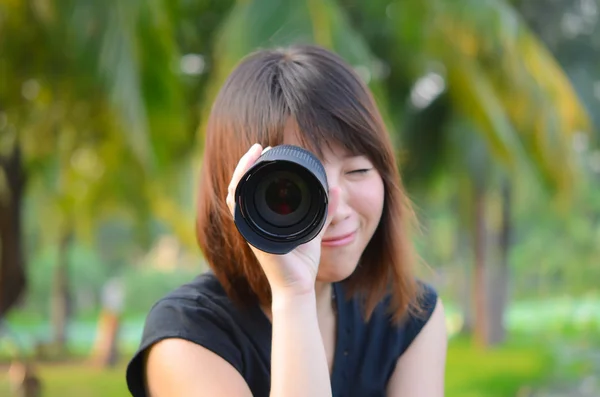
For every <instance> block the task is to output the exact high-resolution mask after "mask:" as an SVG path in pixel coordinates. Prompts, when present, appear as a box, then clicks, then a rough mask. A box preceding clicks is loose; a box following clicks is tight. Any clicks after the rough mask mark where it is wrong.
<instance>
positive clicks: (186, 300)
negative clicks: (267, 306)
mask: <svg viewBox="0 0 600 397" xmlns="http://www.w3.org/2000/svg"><path fill="white" fill-rule="evenodd" d="M235 311H236V308H235V306H234V304H233V303H232V302H231V301H230V300H229V298H228V297H227V295H226V294H225V291H224V290H223V288H222V287H221V285H220V284H219V282H218V281H217V279H216V277H215V276H214V275H213V274H212V273H205V274H202V275H200V276H198V277H197V278H196V279H194V280H193V281H192V282H190V283H187V284H184V285H182V286H180V287H178V288H177V289H175V290H173V291H171V292H169V293H168V294H167V295H165V296H164V297H162V298H161V299H159V300H158V301H157V302H156V303H155V304H154V306H153V307H152V308H151V309H150V311H149V313H148V315H147V316H146V320H145V323H144V330H143V333H142V338H141V342H140V346H139V348H138V350H137V352H136V353H135V355H134V357H133V358H132V360H131V361H130V362H129V364H128V366H127V373H126V377H127V383H128V386H129V389H130V391H131V392H132V394H133V395H144V392H143V388H144V370H145V368H144V358H145V355H146V353H147V351H148V350H149V348H150V347H151V346H153V345H155V344H157V343H158V342H161V341H163V340H165V339H171V338H177V339H183V340H185V341H188V342H192V343H194V344H196V345H200V346H203V347H205V348H207V349H208V350H210V351H212V352H214V353H216V354H217V355H219V356H221V357H222V358H223V359H225V360H226V361H227V362H229V364H231V365H232V366H233V367H234V368H236V369H237V370H238V371H240V372H241V366H242V364H241V361H242V360H241V354H240V352H239V350H238V349H236V348H235V343H234V339H235V333H236V327H239V325H237V320H236V315H235Z"/></svg>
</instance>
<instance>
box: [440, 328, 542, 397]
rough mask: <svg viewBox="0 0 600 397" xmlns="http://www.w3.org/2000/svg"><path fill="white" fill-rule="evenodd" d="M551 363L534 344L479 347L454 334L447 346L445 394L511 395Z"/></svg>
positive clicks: (530, 383)
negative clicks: (486, 348)
mask: <svg viewBox="0 0 600 397" xmlns="http://www.w3.org/2000/svg"><path fill="white" fill-rule="evenodd" d="M551 366H552V360H551V358H550V355H549V354H547V353H546V352H545V351H544V350H543V349H541V348H539V347H538V346H524V345H521V344H520V345H518V346H517V345H514V346H511V345H510V344H509V345H507V346H504V347H501V348H496V349H491V350H489V351H480V350H478V349H476V348H475V347H472V346H471V345H470V344H469V342H468V341H466V340H463V339H459V338H457V339H456V340H453V341H452V342H451V343H450V346H449V349H448V363H447V370H446V396H447V397H454V396H456V397H458V396H462V397H510V396H515V395H516V393H517V391H518V390H519V389H520V388H521V387H523V386H535V385H536V384H537V383H539V382H541V381H543V380H544V376H545V375H546V374H547V373H548V372H549V369H550V368H551Z"/></svg>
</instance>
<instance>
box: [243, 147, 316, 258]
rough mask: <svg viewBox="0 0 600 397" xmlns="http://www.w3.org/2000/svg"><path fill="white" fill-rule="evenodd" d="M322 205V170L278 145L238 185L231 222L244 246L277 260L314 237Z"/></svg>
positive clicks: (307, 155) (312, 159)
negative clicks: (247, 244)
mask: <svg viewBox="0 0 600 397" xmlns="http://www.w3.org/2000/svg"><path fill="white" fill-rule="evenodd" d="M327 204H328V185H327V175H326V173H325V168H324V167H323V164H322V163H321V162H320V161H319V159H318V158H317V157H316V156H315V155H314V154H312V153H311V152H309V151H308V150H306V149H303V148H301V147H298V146H293V145H280V146H275V147H274V148H272V149H270V150H268V151H266V152H265V153H264V154H263V155H262V156H261V157H259V159H258V160H257V161H256V163H254V165H253V166H252V167H251V168H250V169H249V170H248V171H247V172H246V173H245V174H244V176H243V177H242V179H240V182H239V183H238V186H237V188H236V191H235V211H234V222H235V224H236V226H237V228H238V231H239V232H240V233H241V234H242V236H243V237H244V239H246V241H247V242H248V243H250V244H251V245H253V246H254V247H256V248H258V249H259V250H261V251H264V252H268V253H272V254H279V255H281V254H286V253H288V252H290V251H292V250H293V249H294V248H296V247H297V246H299V245H301V244H304V243H306V242H308V241H310V240H312V239H313V238H315V237H316V236H317V235H318V234H319V232H320V231H321V229H322V228H323V225H324V224H325V219H326V217H327Z"/></svg>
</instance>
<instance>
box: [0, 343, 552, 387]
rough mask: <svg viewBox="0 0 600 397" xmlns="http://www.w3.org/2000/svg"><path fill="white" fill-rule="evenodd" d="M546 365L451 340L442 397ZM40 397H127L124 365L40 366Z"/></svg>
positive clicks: (532, 374) (525, 381)
mask: <svg viewBox="0 0 600 397" xmlns="http://www.w3.org/2000/svg"><path fill="white" fill-rule="evenodd" d="M549 365H551V360H549V359H548V356H547V354H546V353H544V351H543V349H536V348H535V347H533V346H532V345H525V344H523V343H521V344H512V345H511V344H508V345H506V346H503V347H501V348H498V349H494V350H489V351H486V352H482V351H479V350H478V349H476V348H474V347H472V346H471V344H470V343H469V342H468V341H467V340H464V339H458V338H457V339H453V340H452V341H451V343H450V346H449V349H448V363H447V374H446V396H447V397H458V396H460V397H512V396H515V395H516V393H517V391H518V390H519V389H520V388H521V387H523V386H525V385H535V384H537V383H538V382H540V381H542V380H543V375H544V374H545V373H547V371H548V367H549ZM39 370H40V375H41V377H42V379H43V382H44V386H45V394H44V396H45V397H59V396H60V397H71V396H86V397H100V396H111V397H126V396H129V393H128V392H127V388H126V385H125V378H124V371H125V363H123V364H121V365H119V366H118V367H116V368H114V369H110V370H100V369H98V368H95V367H93V366H90V365H86V364H83V363H78V362H71V363H48V364H40V365H39ZM8 395H9V390H8V382H7V376H6V371H4V372H0V396H8Z"/></svg>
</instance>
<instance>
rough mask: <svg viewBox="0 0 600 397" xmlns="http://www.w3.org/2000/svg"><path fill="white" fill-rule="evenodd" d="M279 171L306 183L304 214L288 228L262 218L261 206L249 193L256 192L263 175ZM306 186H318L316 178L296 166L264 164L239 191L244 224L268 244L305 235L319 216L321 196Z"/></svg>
mask: <svg viewBox="0 0 600 397" xmlns="http://www.w3.org/2000/svg"><path fill="white" fill-rule="evenodd" d="M279 171H284V172H289V173H292V174H296V175H298V177H299V178H300V179H302V180H303V181H304V183H305V184H306V186H307V190H308V196H309V197H310V199H309V206H308V209H307V210H306V215H304V216H303V217H302V218H301V219H300V220H298V221H297V222H295V223H293V224H290V225H289V226H278V225H275V224H273V223H271V222H270V221H269V220H267V219H265V218H264V217H263V216H262V215H261V212H260V211H261V209H262V207H263V206H262V205H260V204H257V202H256V194H252V193H253V192H256V190H257V188H258V186H260V184H261V183H262V181H263V180H264V179H262V176H263V175H265V174H272V173H276V172H279ZM309 186H319V184H318V179H316V178H315V177H314V175H312V173H311V172H309V171H308V170H306V169H305V168H303V167H301V166H299V165H298V164H295V163H293V162H289V161H285V160H281V161H277V162H265V163H264V164H262V165H261V166H260V167H258V168H257V169H256V171H255V172H254V173H252V175H250V176H249V177H248V178H247V180H246V181H245V183H244V186H243V189H242V191H241V192H240V194H241V196H242V197H245V198H246V199H245V200H242V201H241V206H242V209H243V213H244V215H245V218H246V222H247V223H248V224H249V226H250V227H251V228H252V229H253V230H255V231H256V232H257V233H259V234H261V235H263V236H264V237H265V238H268V239H270V240H272V241H289V240H294V239H297V238H300V237H301V236H303V235H305V234H307V232H310V228H311V226H313V225H314V223H315V221H316V219H318V217H319V215H321V211H320V207H322V204H323V194H322V192H321V189H310V188H308V187H309ZM319 203H321V205H319ZM264 207H266V204H264Z"/></svg>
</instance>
